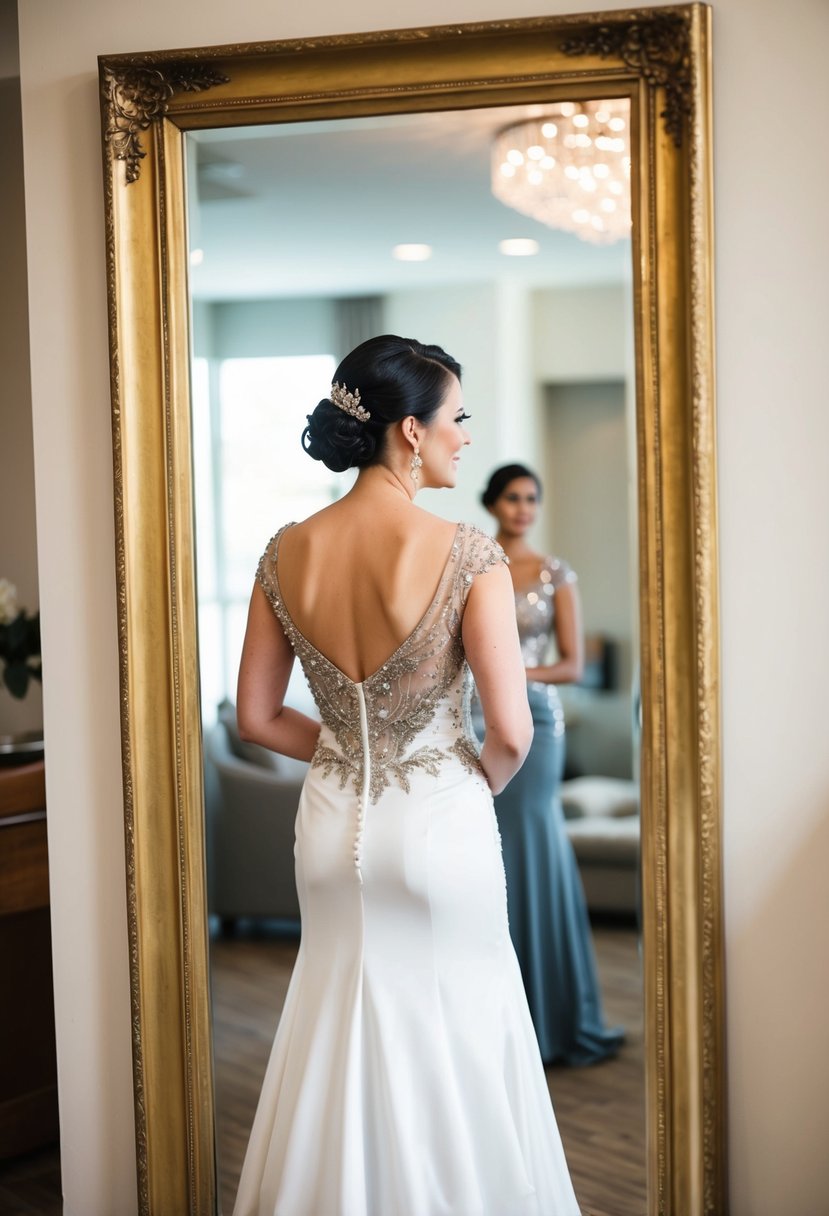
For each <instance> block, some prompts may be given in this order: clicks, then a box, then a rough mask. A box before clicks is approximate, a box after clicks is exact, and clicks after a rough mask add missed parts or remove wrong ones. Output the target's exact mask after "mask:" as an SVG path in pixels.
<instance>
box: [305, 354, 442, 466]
mask: <svg viewBox="0 0 829 1216" xmlns="http://www.w3.org/2000/svg"><path fill="white" fill-rule="evenodd" d="M451 376H456V377H457V379H458V380H460V378H461V367H460V364H459V363H458V362H457V361H456V360H455V359H453V358H452V356H451V355H447V353H446V351H445V350H443V348H442V347H440V346H425V345H424V344H423V343H422V342H416V341H415V340H414V338H398V337H396V336H395V335H394V334H383V335H382V336H381V337H379V338H369V340H368V341H367V342H361V343H360V345H359V346H357V347H355V348H354V350H353V351H352V352H351V354H349V355H346V357H345V358H344V359H343V361H342V363H340V365H339V367H338V368H337V370H336V372H335V373H334V381H335V383H337V384H340V385H345V387H346V389H347V390H348V392H350V393H354V392H356V391H357V390H358V389H359V392H360V405H361V406H362V408H363V409H365V410H367V411H368V412H369V414H370V415H371V417H370V418H369V420H368V421H367V422H361V421H360V419H359V418H355V417H353V416H352V415H351V414H347V413H346V412H345V410H343V409H341V408H340V407H339V406H338V405H335V404H334V402H333V401H332V400H331V399H330V398H329V397H326V398H323V400H322V401H320V403H319V405H318V406H317V408H316V409H315V410H314V412H313V414H309V415H308V425H307V427H306V428H305V430H304V431H303V432H302V446H303V448H304V449H305V451H306V452H307V453H308V455H309V456H312V457H313V458H314V460H321V461H322V463H323V464H324V465H326V466H327V467H328V468H329V469H331V470H333V472H335V473H342V472H343V470H344V469H352V468H357V469H364V468H366V467H367V466H368V465H370V464H377V462H378V461H379V460H380V459H381V458H382V456H383V452H384V450H385V446H386V436H387V432H388V429H389V427H390V426H393V425H394V423H396V422H400V421H401V420H402V419H403V418H407V417H408V416H409V415H410V414H411V415H413V416H414V417H415V418H418V419H419V420H420V421H421V422H422V423H424V424H425V425H427V426H428V424H429V423H430V422H431V421H432V419H433V418H434V416H435V414H436V413H437V412H438V410H439V409H440V406H441V403H442V401H443V399H444V397H445V396H446V393H447V390H448V389H449V386H450V377H451Z"/></svg>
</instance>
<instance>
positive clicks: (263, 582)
mask: <svg viewBox="0 0 829 1216" xmlns="http://www.w3.org/2000/svg"><path fill="white" fill-rule="evenodd" d="M292 527H293V524H283V525H282V527H281V528H280V529H279V531H278V532H277V533H276V535H275V536H272V537H271V539H270V540H269V541H268V543H267V546H266V548H265V552H264V553H263V554H262V556H261V557H260V558H259V565H258V566H257V567H256V581H257V583H258V584H259V586H260V587H261V588H262V590H263V591H264V592H265V595H266V596H267V597H268V600H269V602H270V605H271V607H272V608H273V610H274V612H275V613H276V615H277V616H278V617H279V619H280V620H282V615H283V614H282V595H281V593H280V590H279V580H278V579H277V576H276V559H277V556H278V553H279V542H280V540H281V539H282V534H283V532H284V531H285V529H286V528H292Z"/></svg>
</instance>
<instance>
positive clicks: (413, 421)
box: [400, 414, 423, 448]
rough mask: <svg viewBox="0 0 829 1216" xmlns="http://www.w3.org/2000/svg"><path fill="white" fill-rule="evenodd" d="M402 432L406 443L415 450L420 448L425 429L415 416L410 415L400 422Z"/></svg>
mask: <svg viewBox="0 0 829 1216" xmlns="http://www.w3.org/2000/svg"><path fill="white" fill-rule="evenodd" d="M400 430H401V433H402V435H403V438H404V439H405V440H406V443H408V444H409V445H410V446H411V447H413V448H415V447H417V446H419V444H420V441H421V439H422V438H423V427H422V426H421V424H420V422H418V420H417V418H415V416H414V414H408V415H407V416H406V417H405V418H402V419H401V420H400Z"/></svg>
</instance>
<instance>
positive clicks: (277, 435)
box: [193, 355, 353, 722]
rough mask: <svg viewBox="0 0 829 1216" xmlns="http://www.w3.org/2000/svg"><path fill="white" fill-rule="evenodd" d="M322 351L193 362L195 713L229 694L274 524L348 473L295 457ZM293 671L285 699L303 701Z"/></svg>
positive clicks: (323, 495) (297, 516)
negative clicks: (198, 703)
mask: <svg viewBox="0 0 829 1216" xmlns="http://www.w3.org/2000/svg"><path fill="white" fill-rule="evenodd" d="M335 369H336V362H335V360H334V357H333V356H332V355H311V356H298V357H291V358H266V359H225V360H222V361H211V360H207V359H195V360H194V363H193V459H194V466H195V471H194V481H195V495H196V560H197V570H198V602H199V653H200V666H201V691H202V713H203V715H204V718H205V721H206V722H212V721H213V719H214V716H215V710H216V706H217V705H218V703H219V702H220V701H221V700H222V699H223V698H224V697H229V698H230V699H231V700H235V696H236V676H237V672H238V669H239V656H240V654H241V650H242V641H243V638H244V633H245V622H246V619H247V608H248V601H249V599H250V593H251V588H252V586H253V578H254V574H255V572H256V566H257V563H258V561H259V558H260V556H261V554H262V551H263V550H264V548H265V545H266V544H267V542H268V540H269V538H270V537H271V536H272V535H273V533H274V532H275V531H276V530H277V528H278V527H280V526H281V525H282V524H283V523H288V522H289V521H291V520H301V519H306V518H307V517H308V516H309V515H312V514H313V513H314V512H315V511H319V510H320V509H321V508H322V507H324V506H326V505H327V504H328V503H330V502H333V501H334V500H335V499H336V498H339V497H340V496H341V495H342V494H344V493H345V491H346V490H347V489H348V488H349V487H350V485H351V484H352V482H353V474H346V473H332V472H331V471H330V470H329V469H326V468H325V466H324V465H323V464H320V463H319V462H318V461H316V460H311V459H310V457H308V456H305V455H303V452H302V450H301V446H300V437H301V435H302V431H303V428H304V427H305V419H306V415H308V414H310V413H311V411H312V409H313V408H314V406H315V405H316V403H317V401H319V399H320V398H321V397H322V396H323V395H324V394H325V393H326V392H327V389H328V386H329V385H330V384H331V381H332V378H333V375H334V371H335ZM308 698H309V694H308V692H307V689H306V688H305V685H304V681H302V678H301V676H298V675H297V673H296V672H295V673H294V676H293V677H292V686H291V688H290V689H289V700H291V702H292V703H293V704H295V705H297V706H298V707H299V708H307V707H308Z"/></svg>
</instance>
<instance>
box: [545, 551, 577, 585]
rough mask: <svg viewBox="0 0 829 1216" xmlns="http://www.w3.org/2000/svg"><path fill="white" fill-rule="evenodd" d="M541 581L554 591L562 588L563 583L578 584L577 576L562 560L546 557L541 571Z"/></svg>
mask: <svg viewBox="0 0 829 1216" xmlns="http://www.w3.org/2000/svg"><path fill="white" fill-rule="evenodd" d="M541 581H542V582H543V583H549V584H550V586H551V587H552V588H553V589H554V590H556V591H557V590H558V588H559V587H563V586H564V584H565V583H576V582H578V575H577V574H576V572H575V570H574V569H573V567H572V566H570V565H569V564H568V563H567V562H566V561H564V560H563V558H560V557H548V558H546V559H545V562H544V565H543V566H542V569H541Z"/></svg>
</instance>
